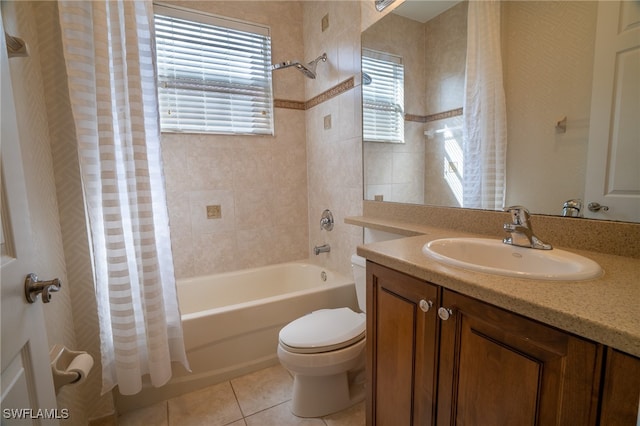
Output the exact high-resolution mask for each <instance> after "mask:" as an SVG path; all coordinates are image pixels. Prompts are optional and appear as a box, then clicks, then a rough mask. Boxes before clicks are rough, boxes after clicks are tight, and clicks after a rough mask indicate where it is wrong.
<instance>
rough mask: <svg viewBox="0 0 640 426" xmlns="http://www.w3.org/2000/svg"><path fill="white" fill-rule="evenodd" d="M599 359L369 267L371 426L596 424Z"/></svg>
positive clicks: (461, 299) (517, 319)
mask: <svg viewBox="0 0 640 426" xmlns="http://www.w3.org/2000/svg"><path fill="white" fill-rule="evenodd" d="M429 302H431V303H429ZM601 363H602V346H601V345H598V344H595V343H593V342H590V341H587V340H584V339H581V338H578V337H576V336H573V335H570V334H568V333H564V332H562V331H559V330H557V329H555V328H552V327H549V326H546V325H544V324H541V323H538V322H536V321H533V320H530V319H527V318H525V317H522V316H520V315H516V314H514V313H511V312H508V311H505V310H503V309H500V308H497V307H495V306H492V305H489V304H487V303H484V302H481V301H478V300H476V299H473V298H470V297H467V296H463V295H461V294H458V293H455V292H453V291H450V290H446V289H443V288H441V287H439V286H437V285H434V284H430V283H426V282H424V281H421V280H419V279H416V278H414V277H411V276H408V275H405V274H403V273H400V272H397V271H394V270H391V269H388V268H386V267H383V266H380V265H377V264H375V263H372V262H367V374H368V376H369V377H368V379H369V382H368V383H369V384H370V388H369V390H368V394H367V425H368V426H374V425H376V426H402V425H407V426H408V425H453V424H468V425H501V424H505V425H506V424H510V425H511V424H512V425H525V424H531V425H534V424H539V425H546V424H554V425H595V424H596V423H597V415H598V413H597V410H598V407H597V405H598V392H599V385H600V376H601V372H602V369H601Z"/></svg>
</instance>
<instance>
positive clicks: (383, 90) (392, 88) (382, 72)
mask: <svg viewBox="0 0 640 426" xmlns="http://www.w3.org/2000/svg"><path fill="white" fill-rule="evenodd" d="M362 73H363V79H362V80H363V85H362V100H363V105H362V122H363V138H364V140H365V141H367V142H394V143H404V66H403V64H402V58H401V57H398V56H395V55H390V54H388V53H381V52H376V51H373V50H369V49H363V53H362ZM365 74H366V76H364V75H365ZM367 76H368V78H367Z"/></svg>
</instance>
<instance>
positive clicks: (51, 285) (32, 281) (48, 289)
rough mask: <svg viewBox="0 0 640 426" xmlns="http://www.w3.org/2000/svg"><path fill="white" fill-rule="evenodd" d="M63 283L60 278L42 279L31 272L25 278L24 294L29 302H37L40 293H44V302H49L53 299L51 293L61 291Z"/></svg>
mask: <svg viewBox="0 0 640 426" xmlns="http://www.w3.org/2000/svg"><path fill="white" fill-rule="evenodd" d="M60 287H62V283H61V282H60V280H59V279H58V278H54V279H52V280H49V281H40V280H39V279H38V276H37V275H36V274H33V273H31V274H29V275H27V278H25V280H24V295H25V297H26V298H27V302H29V303H35V301H36V300H38V295H39V294H41V293H42V302H43V303H49V302H50V301H51V293H54V292H56V291H60Z"/></svg>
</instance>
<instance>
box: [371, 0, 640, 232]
mask: <svg viewBox="0 0 640 426" xmlns="http://www.w3.org/2000/svg"><path fill="white" fill-rule="evenodd" d="M622 3H629V4H630V5H631V6H629V7H630V8H633V10H629V11H627V12H629V13H630V14H631V15H632V16H631V18H627V21H628V22H627V24H625V25H627V26H628V27H629V28H631V27H633V25H635V24H637V23H638V22H640V3H639V2H622ZM623 7H625V6H623ZM598 8H599V6H598V2H593V1H561V2H546V1H526V2H525V1H503V2H502V3H501V24H500V29H501V36H500V37H501V46H502V49H501V54H502V64H503V66H502V70H503V87H504V91H505V98H506V112H507V119H506V125H507V163H506V176H507V180H506V190H505V193H506V196H505V205H515V204H520V205H524V206H526V207H527V208H529V210H530V211H531V212H532V213H538V214H549V215H563V214H564V215H573V214H574V213H575V211H574V210H571V209H565V208H564V206H565V203H566V202H567V201H568V200H575V199H578V200H581V201H582V206H581V213H580V215H581V216H582V215H584V216H585V217H590V218H599V219H608V220H622V221H631V222H640V127H639V125H638V123H637V122H638V121H640V120H637V117H638V116H639V115H638V114H639V110H638V108H639V103H640V100H639V98H640V96H638V94H639V93H640V85H639V83H638V78H637V75H638V72H640V53H633V54H631V55H627V56H628V57H627V59H623V60H622V62H626V64H625V65H624V66H625V67H626V71H625V72H626V75H627V76H629V75H631V76H632V77H629V78H627V80H628V81H627V82H626V83H625V84H629V85H630V86H628V87H629V90H627V92H629V93H635V95H633V96H628V97H627V98H626V100H625V99H621V100H620V101H619V102H617V103H616V102H613V103H614V104H616V105H618V106H619V108H623V107H624V108H627V111H626V113H624V114H619V112H615V111H614V112H611V113H610V114H606V113H604V114H602V115H612V114H618V115H621V116H623V117H624V116H625V114H626V116H628V117H635V118H627V119H626V120H627V122H626V125H627V127H628V128H627V130H626V132H627V136H626V139H625V142H624V146H623V147H622V148H620V153H619V154H618V159H617V160H615V159H614V160H615V161H613V162H612V160H610V161H609V162H608V163H607V162H606V161H605V162H603V163H602V167H601V168H602V169H607V171H608V172H610V171H611V170H614V169H617V170H618V171H619V172H618V174H617V175H613V176H614V177H615V179H617V182H618V183H617V185H619V186H620V190H619V191H618V192H619V193H621V194H622V196H623V198H625V197H626V198H628V199H629V200H631V201H630V203H631V204H630V206H631V208H630V213H625V215H622V216H617V214H616V213H617V212H616V210H617V209H615V208H611V209H609V210H606V209H600V210H599V211H594V212H591V211H589V209H587V205H588V204H589V202H600V203H601V204H602V205H605V201H606V200H603V199H598V198H597V197H591V195H590V194H589V192H588V191H589V190H588V189H586V185H587V184H586V182H587V181H589V180H591V181H593V179H594V178H593V177H590V175H592V174H593V173H592V171H593V169H594V166H593V164H594V163H593V158H592V157H598V156H599V155H594V154H593V153H592V154H589V149H591V148H590V142H589V139H590V133H591V136H592V138H593V129H590V125H592V124H593V121H594V120H596V119H602V117H592V115H593V113H592V102H591V101H592V90H595V87H594V86H593V81H594V75H595V76H596V79H598V78H600V77H598V76H599V75H600V74H598V73H599V72H601V71H598V69H597V67H596V69H595V70H594V59H595V58H596V57H595V55H596V48H595V45H596V30H597V28H598V25H601V24H599V22H598V16H599V12H598ZM600 13H601V12H600ZM467 15H468V3H467V2H465V1H411V0H407V1H405V2H404V3H402V4H401V5H400V6H398V7H397V8H396V9H395V10H394V11H392V12H391V13H389V14H387V15H386V16H384V17H383V18H381V19H380V20H379V21H378V22H376V23H375V24H373V25H372V26H371V27H369V28H368V29H366V30H365V31H364V32H363V33H362V48H363V56H364V57H371V56H373V57H376V58H378V59H379V58H382V59H385V58H386V57H387V56H388V57H392V58H401V63H402V67H403V75H404V99H403V105H399V106H398V108H397V109H401V111H402V114H403V116H404V135H402V137H403V140H402V143H391V142H397V141H390V142H382V143H381V142H380V141H373V140H371V139H370V138H368V137H365V138H364V143H363V151H364V152H363V157H364V185H365V188H364V194H365V199H366V200H378V201H390V202H402V203H415V204H427V205H436V206H449V207H464V205H463V204H462V200H461V196H460V191H461V188H460V185H461V183H460V170H458V169H459V164H460V163H461V161H462V157H461V155H462V153H461V151H460V145H461V143H462V136H463V123H464V115H463V114H464V111H463V103H464V96H465V93H464V92H465V63H466V49H467ZM636 39H637V38H636ZM636 42H637V41H636ZM371 52H373V53H371ZM635 52H640V49H637V48H636V49H635ZM367 61H368V59H367V58H365V59H363V79H362V81H363V97H364V94H365V92H366V91H367V90H372V89H371V88H369V87H368V86H370V85H372V80H373V82H375V80H376V76H372V75H370V74H371V73H369V72H366V70H367V68H366V66H369V67H370V66H371V64H368V65H366V64H365V62H367ZM396 62H397V60H396ZM596 62H597V60H596ZM620 67H622V64H621V63H619V64H618V68H620ZM369 69H371V68H369ZM374 72H375V70H374ZM618 74H620V71H618ZM622 74H624V73H622ZM633 76H635V77H633ZM616 78H618V79H619V80H620V81H622V80H624V78H625V77H624V76H618V75H616ZM600 79H601V80H604V79H603V78H600ZM616 81H618V80H616ZM620 84H621V83H620ZM386 87H389V84H386ZM618 92H620V90H618ZM594 93H597V92H594ZM597 96H599V95H597ZM601 101H602V103H603V104H607V105H608V104H610V103H611V102H609V100H608V99H606V98H604V99H602V100H601ZM366 102H367V101H366V100H363V103H365V104H366ZM628 108H635V110H634V111H635V112H633V113H631V114H629V111H628ZM594 111H595V110H594ZM365 114H366V112H363V116H365ZM604 119H605V120H606V117H605V118H604ZM618 121H620V120H618ZM622 121H624V119H623V120H622ZM623 124H624V123H623ZM363 133H365V134H366V131H365V132H363ZM605 139H606V135H605ZM609 150H611V148H609ZM590 155H591V156H590ZM607 155H610V153H607V152H606V151H605V152H604V154H602V155H600V156H602V157H607ZM588 158H589V160H588ZM603 161H604V160H603ZM616 161H617V162H616ZM587 163H589V166H588V164H587ZM596 168H597V167H596ZM602 176H605V177H603V178H602V177H601V178H600V179H601V180H606V179H609V180H610V181H612V179H613V178H612V177H611V176H612V175H610V174H605V173H604V172H603V174H602ZM616 176H617V177H616ZM605 184H607V185H612V183H611V182H608V183H604V184H603V185H605Z"/></svg>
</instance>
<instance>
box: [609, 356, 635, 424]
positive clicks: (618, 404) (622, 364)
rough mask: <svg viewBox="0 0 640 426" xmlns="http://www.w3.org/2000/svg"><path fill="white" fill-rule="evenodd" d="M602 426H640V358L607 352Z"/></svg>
mask: <svg viewBox="0 0 640 426" xmlns="http://www.w3.org/2000/svg"><path fill="white" fill-rule="evenodd" d="M602 389H603V390H602V410H601V417H600V425H601V426H618V425H636V424H640V413H639V412H638V408H639V407H638V405H639V403H638V401H639V400H640V359H638V358H635V357H633V356H631V355H627V354H624V353H622V352H618V351H616V350H614V349H607V360H606V362H605V376H604V384H603V387H602Z"/></svg>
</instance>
